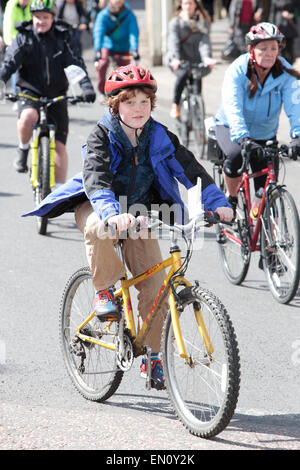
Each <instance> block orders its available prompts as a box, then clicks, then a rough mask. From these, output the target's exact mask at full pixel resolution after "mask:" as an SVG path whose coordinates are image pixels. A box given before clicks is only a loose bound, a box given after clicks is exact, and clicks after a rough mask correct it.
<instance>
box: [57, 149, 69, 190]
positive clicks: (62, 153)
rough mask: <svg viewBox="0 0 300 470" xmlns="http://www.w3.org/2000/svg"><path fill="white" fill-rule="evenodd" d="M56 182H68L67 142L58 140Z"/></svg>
mask: <svg viewBox="0 0 300 470" xmlns="http://www.w3.org/2000/svg"><path fill="white" fill-rule="evenodd" d="M54 163H55V182H56V183H58V184H63V183H65V182H66V179H67V173H68V154H67V149H66V146H65V144H63V143H62V142H60V141H59V140H56V142H55V153H54Z"/></svg>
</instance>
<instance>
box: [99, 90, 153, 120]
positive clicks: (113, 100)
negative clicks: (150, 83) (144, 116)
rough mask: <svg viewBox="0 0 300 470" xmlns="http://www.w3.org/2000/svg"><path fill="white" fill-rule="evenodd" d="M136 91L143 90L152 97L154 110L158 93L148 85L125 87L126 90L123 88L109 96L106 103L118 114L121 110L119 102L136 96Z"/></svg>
mask: <svg viewBox="0 0 300 470" xmlns="http://www.w3.org/2000/svg"><path fill="white" fill-rule="evenodd" d="M136 91H141V92H143V93H145V95H147V96H148V97H149V98H150V101H151V111H153V109H154V108H155V104H156V95H155V92H154V91H153V90H152V89H151V88H149V87H146V86H145V87H144V86H142V87H132V88H124V90H121V91H120V92H119V93H118V94H117V95H113V96H108V97H107V98H106V100H105V103H106V105H107V106H108V107H109V108H110V109H111V111H112V113H113V114H117V113H118V112H119V104H120V103H122V102H124V101H127V100H129V99H130V98H132V97H133V96H135V93H136Z"/></svg>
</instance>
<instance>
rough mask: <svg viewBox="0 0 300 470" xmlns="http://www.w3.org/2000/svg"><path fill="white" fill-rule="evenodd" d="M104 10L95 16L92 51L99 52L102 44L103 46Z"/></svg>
mask: <svg viewBox="0 0 300 470" xmlns="http://www.w3.org/2000/svg"><path fill="white" fill-rule="evenodd" d="M104 22H105V10H102V11H99V13H98V15H97V16H96V20H95V23H94V29H93V39H94V50H95V51H100V49H101V47H102V44H103V38H104V35H105V26H104Z"/></svg>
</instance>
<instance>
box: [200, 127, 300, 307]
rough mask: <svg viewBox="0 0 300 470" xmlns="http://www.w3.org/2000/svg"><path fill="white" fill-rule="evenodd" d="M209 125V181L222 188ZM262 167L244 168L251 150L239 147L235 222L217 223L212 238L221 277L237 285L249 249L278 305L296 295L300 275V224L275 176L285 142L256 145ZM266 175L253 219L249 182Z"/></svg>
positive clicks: (284, 152) (242, 276)
mask: <svg viewBox="0 0 300 470" xmlns="http://www.w3.org/2000/svg"><path fill="white" fill-rule="evenodd" d="M207 124H208V126H207V128H208V159H209V160H210V161H211V162H212V163H213V164H214V170H213V171H214V179H215V181H216V184H218V185H219V187H220V189H222V190H223V191H225V185H224V180H223V176H222V171H223V164H224V161H225V155H224V154H223V152H222V150H221V149H220V147H219V146H218V143H217V140H216V138H215V134H214V128H213V126H211V125H210V123H209V122H208V123H207ZM261 152H262V155H263V158H264V159H265V161H266V167H265V168H264V169H263V170H261V171H259V172H256V173H251V172H249V160H250V152H249V149H247V145H245V148H244V149H243V150H242V156H243V164H242V167H241V168H240V170H239V173H240V174H241V175H243V177H242V180H241V183H240V185H239V187H238V203H237V207H236V217H235V224H233V226H232V227H229V228H226V227H225V226H224V224H222V223H220V224H219V225H218V226H217V242H218V247H219V253H220V258H221V263H222V267H223V270H224V273H225V276H226V277H227V278H228V279H229V281H230V282H231V283H233V284H236V285H239V284H241V283H242V282H243V281H244V279H245V278H246V275H247V273H248V269H249V265H250V258H251V253H253V252H255V251H260V261H259V267H260V268H261V269H263V270H264V272H265V275H266V279H267V282H268V285H269V289H270V291H271V294H272V295H273V297H274V298H275V299H276V300H277V301H278V302H279V303H283V304H287V303H289V302H290V301H291V300H292V299H293V298H294V296H295V294H296V292H297V290H298V286H299V279H300V222H299V214H298V211H297V207H296V204H295V202H294V199H293V197H292V195H291V194H290V193H289V192H288V191H287V189H285V185H283V184H279V183H278V181H277V177H276V171H275V167H276V163H275V162H276V159H278V158H280V159H283V158H286V157H287V156H288V148H287V146H286V145H281V146H278V142H276V141H268V142H266V146H265V147H261ZM262 175H265V176H266V182H265V186H264V188H263V191H262V192H261V194H260V197H259V204H258V207H257V214H256V216H255V217H253V214H252V212H251V208H252V207H253V200H254V198H253V195H252V197H251V187H250V181H251V180H252V179H253V178H257V177H259V176H262Z"/></svg>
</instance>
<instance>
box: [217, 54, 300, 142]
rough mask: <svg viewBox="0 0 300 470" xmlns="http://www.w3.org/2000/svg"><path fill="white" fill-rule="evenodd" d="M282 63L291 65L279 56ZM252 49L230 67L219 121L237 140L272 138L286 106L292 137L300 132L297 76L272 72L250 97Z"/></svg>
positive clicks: (299, 102)
mask: <svg viewBox="0 0 300 470" xmlns="http://www.w3.org/2000/svg"><path fill="white" fill-rule="evenodd" d="M279 59H280V60H281V62H282V63H283V65H284V66H285V67H287V68H291V65H290V64H289V63H288V62H287V61H286V60H285V59H284V58H283V57H279ZM248 63H249V53H246V54H243V55H241V56H240V57H238V58H237V59H236V60H235V61H234V62H232V64H231V65H230V66H229V67H228V69H227V70H226V73H225V77H224V81H223V86H222V105H221V107H220V109H219V110H218V112H217V114H216V116H215V123H216V125H224V126H226V127H229V128H230V137H231V140H232V141H233V142H238V141H239V140H240V139H241V138H243V137H251V138H252V139H254V140H267V139H271V138H273V137H274V136H276V134H277V130H278V125H279V117H280V113H281V109H282V105H283V106H284V110H285V113H286V115H287V116H288V118H289V121H290V128H291V129H290V135H291V137H292V138H294V137H298V136H300V105H299V104H300V86H299V82H298V80H297V79H296V78H295V77H293V76H292V75H290V74H289V73H288V72H286V71H284V70H282V71H280V72H278V73H275V70H274V71H273V72H271V73H270V74H269V75H268V77H267V79H266V81H265V83H264V85H263V86H262V85H261V84H260V83H259V82H258V90H257V92H256V94H255V95H254V97H253V98H250V97H249V74H248Z"/></svg>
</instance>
